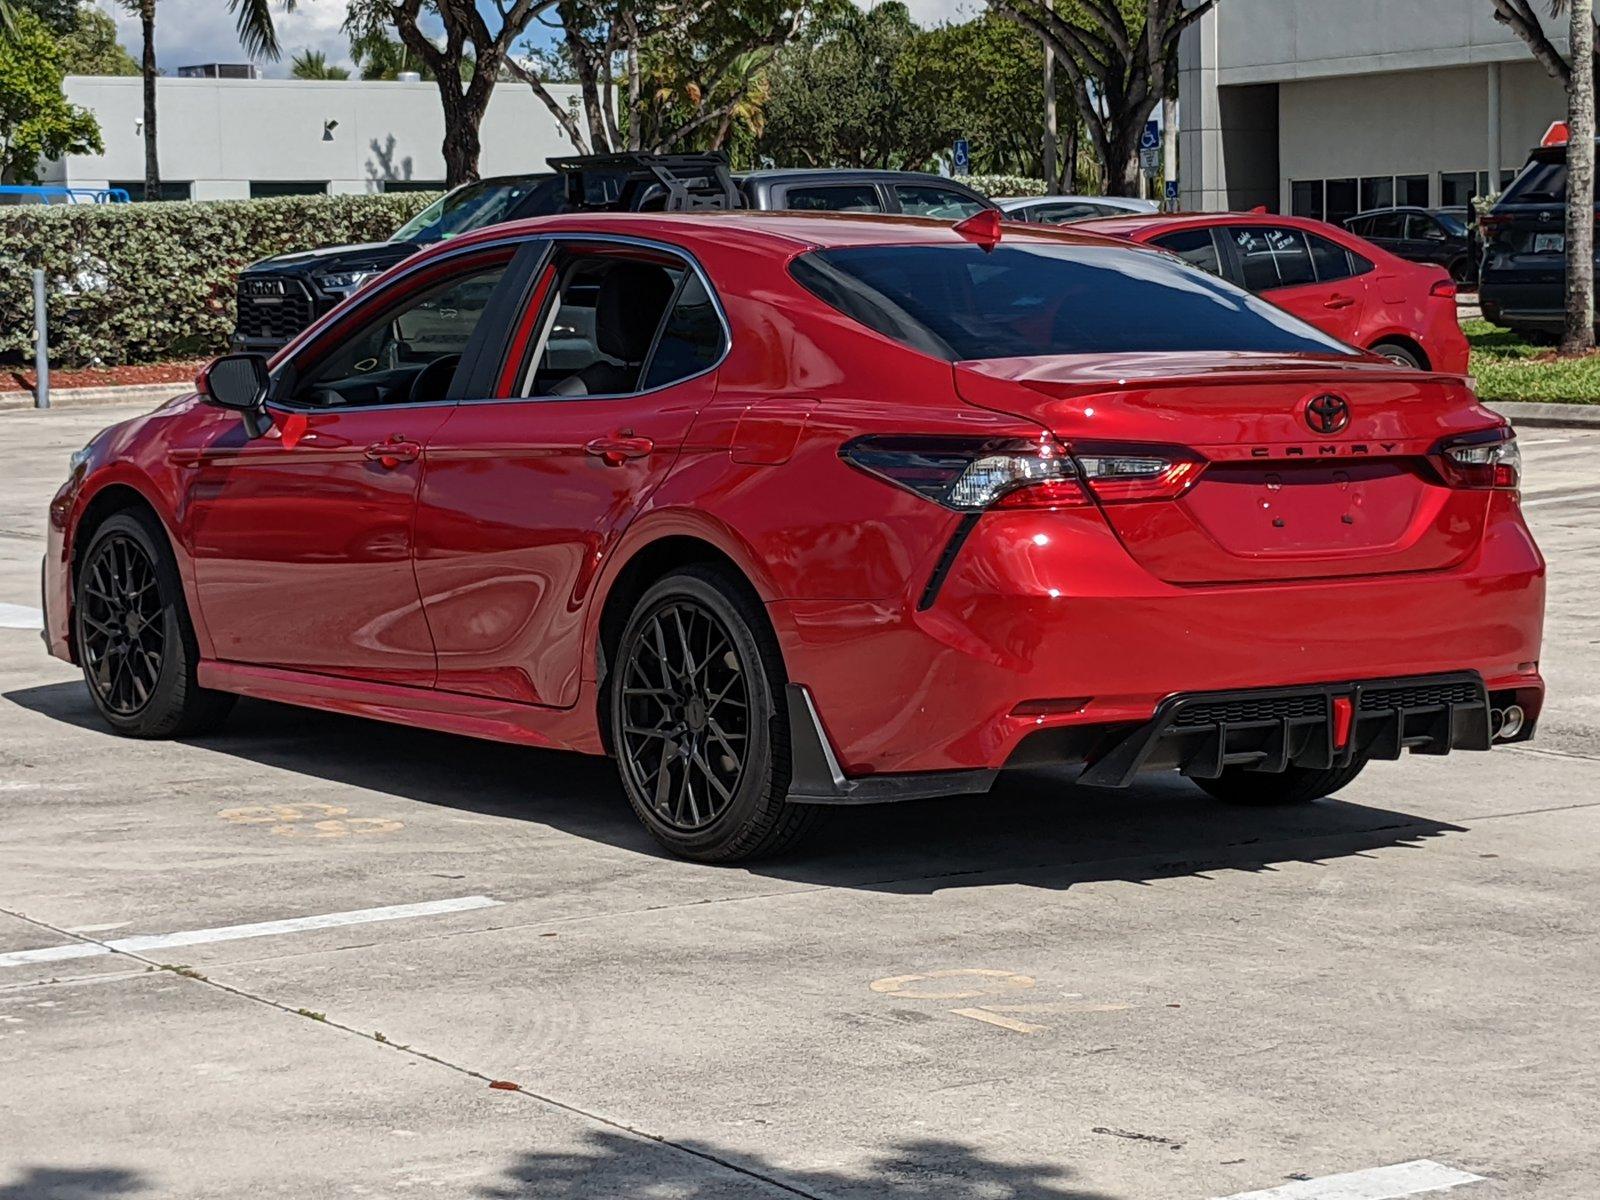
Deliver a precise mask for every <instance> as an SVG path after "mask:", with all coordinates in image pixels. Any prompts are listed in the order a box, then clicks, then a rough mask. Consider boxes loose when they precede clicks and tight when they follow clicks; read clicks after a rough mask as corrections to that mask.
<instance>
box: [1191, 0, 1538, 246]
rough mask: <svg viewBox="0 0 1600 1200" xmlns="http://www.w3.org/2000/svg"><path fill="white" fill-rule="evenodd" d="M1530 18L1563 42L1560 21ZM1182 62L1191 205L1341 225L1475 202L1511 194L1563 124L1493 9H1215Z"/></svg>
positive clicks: (1298, 3) (1460, 5)
mask: <svg viewBox="0 0 1600 1200" xmlns="http://www.w3.org/2000/svg"><path fill="white" fill-rule="evenodd" d="M1534 8H1535V9H1536V10H1538V12H1539V13H1540V15H1541V16H1543V17H1545V20H1546V28H1547V29H1548V30H1550V31H1551V33H1552V34H1554V33H1556V32H1557V31H1558V30H1559V29H1560V28H1561V27H1562V26H1563V25H1564V21H1552V20H1550V19H1549V17H1548V15H1547V14H1548V12H1549V7H1548V5H1546V4H1543V3H1537V4H1535V5H1534ZM1559 44H1560V45H1561V46H1562V47H1563V48H1564V47H1565V45H1566V39H1565V37H1564V36H1563V37H1562V38H1561V39H1560V40H1559ZM1179 62H1180V105H1181V110H1182V114H1183V129H1182V133H1181V134H1180V142H1179V158H1180V161H1181V164H1182V180H1181V198H1182V202H1183V207H1185V208H1190V209H1226V208H1231V209H1246V208H1252V207H1254V206H1255V205H1258V204H1264V205H1266V206H1267V207H1268V208H1269V209H1271V210H1273V211H1279V212H1292V213H1298V214H1300V215H1302V216H1313V217H1325V218H1326V219H1328V220H1334V221H1337V220H1340V219H1342V218H1344V217H1347V216H1350V215H1351V214H1353V213H1355V212H1357V211H1359V210H1361V209H1366V208H1375V207H1381V206H1383V205H1386V204H1390V203H1395V204H1429V205H1459V204H1465V203H1467V200H1468V198H1469V197H1471V196H1473V195H1483V194H1487V193H1490V192H1497V191H1499V190H1500V188H1501V187H1502V186H1503V185H1504V183H1505V182H1507V181H1508V180H1509V179H1510V177H1511V175H1512V174H1514V173H1515V172H1516V170H1517V169H1518V168H1520V167H1521V165H1522V163H1523V161H1524V159H1525V158H1526V157H1527V152H1528V150H1529V149H1530V148H1531V147H1533V146H1535V145H1537V144H1538V142H1539V139H1540V137H1541V136H1542V135H1543V134H1544V131H1545V130H1546V129H1547V128H1548V127H1549V125H1550V122H1551V121H1553V120H1557V119H1560V118H1563V117H1565V115H1566V94H1565V92H1564V91H1563V90H1562V88H1561V86H1560V85H1559V84H1557V83H1556V82H1555V81H1554V80H1552V79H1551V78H1550V77H1549V75H1547V74H1546V73H1545V70H1544V68H1543V67H1541V66H1540V65H1539V64H1538V63H1536V62H1534V60H1533V57H1532V56H1531V55H1530V54H1529V53H1528V50H1527V47H1526V46H1524V44H1523V43H1522V42H1521V41H1520V40H1519V39H1518V38H1517V36H1516V35H1515V34H1514V33H1512V32H1511V31H1510V30H1509V29H1507V28H1506V27H1505V26H1504V25H1501V24H1499V23H1498V22H1497V21H1495V19H1494V12H1493V6H1492V5H1491V4H1490V2H1489V0H1403V2H1398V3H1397V2H1396V0H1219V2H1218V4H1217V6H1216V7H1215V8H1214V9H1213V10H1212V11H1211V12H1210V13H1209V14H1208V15H1207V16H1205V17H1203V18H1201V20H1200V21H1199V22H1197V23H1196V24H1195V25H1194V26H1192V27H1191V28H1190V30H1189V31H1188V32H1186V33H1185V35H1184V39H1183V43H1182V45H1181V47H1180V55H1179Z"/></svg>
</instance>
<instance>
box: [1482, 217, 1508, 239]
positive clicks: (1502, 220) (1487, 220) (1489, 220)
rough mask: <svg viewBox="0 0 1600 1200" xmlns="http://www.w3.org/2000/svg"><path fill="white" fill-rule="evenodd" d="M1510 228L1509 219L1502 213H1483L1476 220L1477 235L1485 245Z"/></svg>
mask: <svg viewBox="0 0 1600 1200" xmlns="http://www.w3.org/2000/svg"><path fill="white" fill-rule="evenodd" d="M1510 226H1511V218H1510V217H1508V216H1506V215H1505V214H1504V213H1500V214H1496V213H1484V214H1483V215H1482V216H1481V217H1479V218H1478V233H1479V236H1481V237H1482V238H1483V241H1484V243H1485V244H1488V243H1489V242H1492V241H1494V240H1495V239H1496V238H1498V237H1499V236H1500V235H1501V234H1503V233H1504V232H1505V231H1506V230H1507V229H1508V228H1510Z"/></svg>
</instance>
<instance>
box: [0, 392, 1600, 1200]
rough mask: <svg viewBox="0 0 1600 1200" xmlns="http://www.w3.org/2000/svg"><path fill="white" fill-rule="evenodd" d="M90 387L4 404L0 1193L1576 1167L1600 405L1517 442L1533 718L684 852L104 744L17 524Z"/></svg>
mask: <svg viewBox="0 0 1600 1200" xmlns="http://www.w3.org/2000/svg"><path fill="white" fill-rule="evenodd" d="M120 415H126V412H125V410H124V411H117V410H107V409H100V410H78V411H71V410H64V411H59V412H52V413H28V412H23V413H8V414H4V415H0V437H3V442H0V910H3V911H0V1114H3V1122H0V1129H3V1131H4V1132H3V1136H0V1200H20V1198H22V1197H28V1198H30V1200H34V1198H40V1197H72V1198H78V1197H90V1196H94V1197H143V1196H149V1197H188V1196H195V1197H252V1198H259V1197H272V1196H284V1197H312V1196H316V1197H323V1196H361V1197H497V1198H500V1197H553V1198H564V1197H573V1198H576V1197H586V1198H587V1197H602V1198H608V1197H649V1198H652V1200H654V1198H658V1197H693V1198H695V1200H710V1198H712V1197H717V1198H721V1197H746V1196H752V1197H753V1196H803V1197H874V1198H877V1197H883V1198H888V1200H935V1198H941V1200H942V1198H946V1197H954V1198H963V1200H964V1198H968V1197H970V1198H973V1200H979V1198H984V1200H987V1198H991V1197H994V1198H1015V1200H1145V1198H1151V1200H1212V1198H1216V1197H1237V1196H1239V1195H1241V1194H1249V1195H1251V1196H1255V1194H1256V1193H1258V1192H1259V1193H1263V1194H1264V1196H1265V1197H1270V1198H1272V1200H1277V1198H1279V1197H1283V1198H1284V1200H1325V1198H1328V1197H1344V1198H1346V1200H1383V1198H1384V1197H1389V1196H1399V1195H1406V1194H1412V1193H1413V1192H1415V1191H1416V1190H1418V1188H1420V1187H1421V1186H1423V1185H1426V1186H1427V1187H1430V1188H1439V1189H1444V1190H1443V1191H1441V1192H1440V1193H1439V1194H1444V1195H1450V1196H1452V1197H1455V1196H1460V1197H1462V1198H1463V1200H1479V1198H1480V1197H1481V1198H1483V1200H1489V1198H1490V1197H1539V1198H1541V1200H1543V1198H1552V1200H1561V1198H1571V1200H1592V1197H1594V1195H1595V1194H1596V1184H1595V1179H1596V1178H1597V1176H1600V1135H1597V1132H1596V1128H1597V1126H1596V1118H1595V1114H1596V1113H1597V1112H1600V1038H1596V1036H1595V1029H1596V1028H1597V1023H1600V992H1597V989H1596V980H1597V977H1600V976H1597V968H1600V955H1597V951H1596V947H1597V945H1600V941H1597V938H1600V867H1597V865H1596V853H1595V847H1596V845H1597V844H1600V600H1597V597H1600V472H1597V471H1596V469H1595V463H1596V461H1597V456H1600V434H1596V433H1573V432H1566V431H1560V430H1527V431H1525V432H1524V434H1523V444H1524V451H1525V454H1526V457H1527V460H1528V467H1527V472H1526V501H1525V502H1526V503H1527V505H1528V510H1527V511H1528V514H1529V519H1530V522H1531V524H1532V525H1533V527H1534V529H1535V532H1536V533H1537V535H1538V536H1539V538H1540V541H1541V543H1542V545H1543V547H1544V549H1545V552H1546V554H1547V556H1548V558H1549V560H1550V564H1551V575H1550V578H1551V599H1550V609H1549V617H1548V626H1547V640H1546V648H1545V654H1544V670H1545V674H1546V678H1547V680H1548V682H1549V684H1550V688H1551V699H1550V702H1549V705H1548V707H1547V709H1546V713H1545V719H1544V724H1543V728H1542V732H1541V737H1540V739H1539V741H1538V742H1537V743H1535V744H1534V745H1532V746H1530V747H1526V748H1516V749H1506V750H1500V751H1496V752H1494V753H1492V754H1488V755H1472V754H1457V755H1453V756H1451V757H1450V758H1448V759H1444V760H1423V759H1412V760H1407V761H1403V762H1400V763H1394V764H1387V763H1386V764H1379V765H1378V766H1376V767H1374V768H1373V769H1371V770H1369V771H1368V772H1367V773H1366V774H1365V775H1364V776H1363V777H1362V778H1361V779H1360V780H1358V781H1357V782H1356V784H1354V785H1353V786H1352V787H1350V788H1349V789H1347V790H1346V792H1344V793H1343V794H1342V795H1341V797H1340V798H1339V799H1338V800H1328V801H1322V802H1319V803H1317V804H1314V805H1311V806H1307V807H1304V808H1301V809H1298V810H1293V811H1268V812H1251V811H1239V810H1235V809H1230V808H1226V807H1223V806H1220V805H1218V804H1216V803H1214V802H1211V801H1209V800H1207V799H1205V798H1204V797H1203V796H1202V795H1201V794H1200V793H1199V792H1198V791H1196V790H1194V789H1192V788H1191V787H1190V786H1188V785H1186V784H1184V783H1183V782H1181V781H1178V780H1172V781H1166V780H1157V781H1153V782H1150V783H1147V784H1145V785H1143V786H1141V787H1140V788H1138V789H1136V790H1135V791H1134V792H1133V793H1132V794H1130V795H1119V794H1099V793H1094V792H1089V791H1078V790H1075V789H1073V788H1072V787H1071V786H1070V785H1069V784H1068V782H1067V781H1066V780H1064V779H1063V778H1062V777H1060V776H1057V775H1052V774H1049V773H1038V774H1027V775H1022V776H1018V777H1015V778H1008V779H1006V780H1005V781H1004V782H1002V784H1001V785H1000V786H999V787H997V788H996V790H995V792H994V793H993V794H992V795H991V796H989V797H988V798H985V799H981V800H972V799H967V800H953V801H948V802H932V803H922V804H910V805H904V806H900V807H895V808H889V809H881V810H873V811H853V812H843V813H840V814H838V815H837V817H836V819H835V820H833V821H832V823H831V824H830V826H829V828H828V830H827V832H826V833H825V834H824V836H822V837H820V838H819V839H818V840H817V841H816V842H814V843H812V844H811V845H810V846H809V847H808V848H807V850H806V851H805V852H804V853H803V854H802V855H801V856H800V857H797V858H794V859H790V860H786V861H781V862H777V863H772V864H763V865H758V866H756V867H753V868H731V869H730V868H722V869H717V868H709V867H702V866H696V865H691V864H687V863H683V862H678V861H675V860H672V859H669V858H666V857H664V856H663V855H662V854H661V853H660V852H659V851H657V850H656V849H655V847H654V845H653V843H651V842H650V841H649V840H648V839H647V837H646V835H645V834H644V832H643V830H642V829H641V828H640V827H639V826H638V824H637V822H636V821H635V819H634V817H633V815H632V813H631V812H630V811H629V810H628V808H627V806H626V804H625V803H624V801H623V800H622V798H621V795H620V792H619V791H618V788H617V786H616V783H615V778H614V775H613V772H612V768H611V766H610V764H608V763H605V762H601V761H591V760H585V759H581V758H577V757H569V756H560V755H554V754H546V753H540V752H536V751H531V750H523V749H513V748H505V747H499V746H495V745H491V744H488V743H480V742H473V741H468V740H464V739H458V738H452V737H446V736H441V735H432V734H426V733H418V732H414V731H409V730H404V729H400V728H395V727H389V726H384V725H379V724H373V723H367V722H362V721H357V720H352V719H345V718H339V717H333V716H326V715H322V714H317V713H310V712H304V711H299V710H293V709H288V708H281V707H277V706H273V705H267V704H261V703H251V702H244V703H241V705H240V706H239V708H238V710H237V711H236V713H235V716H234V718H233V719H232V721H231V722H230V724H229V726H228V728H227V730H226V731H225V733H223V734H222V735H219V736H213V737H207V738H203V739H197V740H194V741H190V742H185V743H134V742H128V741H122V740H119V739H117V738H114V737H112V736H111V735H110V734H109V733H107V732H106V731H105V730H104V729H103V728H102V727H101V725H100V724H99V723H98V722H97V721H96V719H95V718H94V716H93V714H92V712H91V709H90V706H89V701H88V699H87V696H86V695H85V693H84V691H83V688H82V684H81V681H80V680H79V678H78V677H77V675H76V672H75V671H74V670H73V669H72V668H71V667H69V666H67V665H66V664H63V663H60V662H56V661H54V660H52V659H49V658H47V657H46V656H45V654H44V651H43V648H42V646H41V644H40V641H39V637H38V633H37V621H38V617H37V605H38V562H39V556H40V554H41V552H42V550H43V535H42V524H43V520H44V509H45V504H46V502H47V500H48V499H49V497H50V495H51V494H52V492H53V491H54V489H55V487H56V486H57V484H58V483H59V481H60V479H61V478H63V477H64V474H65V470H66V461H67V455H68V454H69V453H70V452H71V451H72V450H73V449H76V448H77V447H78V446H79V445H81V444H82V443H83V441H84V440H85V439H86V438H87V436H88V435H89V434H90V433H92V432H93V431H94V430H95V429H97V428H98V427H99V426H100V425H102V424H105V423H107V422H109V421H111V420H113V419H116V418H117V417H118V416H120ZM286 601H288V602H292V597H289V598H286ZM1447 620H1448V614H1442V615H1441V621H1447ZM1374 636H1381V631H1374ZM330 914H336V916H332V917H330V916H329V915H330ZM314 918H320V919H314ZM241 927H243V928H241ZM1401 1164H1408V1165H1405V1166H1401ZM1390 1167H1393V1168H1395V1169H1394V1170H1391V1171H1388V1172H1385V1171H1383V1170H1381V1169H1382V1168H1390ZM1344 1175H1349V1176H1350V1177H1351V1178H1350V1179H1349V1180H1346V1181H1337V1180H1336V1181H1333V1182H1329V1180H1328V1177H1330V1176H1344ZM1408 1181H1409V1182H1408ZM1402 1187H1404V1188H1410V1189H1411V1190H1410V1191H1404V1190H1396V1189H1399V1188H1402ZM1340 1189H1343V1190H1340Z"/></svg>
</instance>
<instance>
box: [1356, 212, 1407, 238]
mask: <svg viewBox="0 0 1600 1200" xmlns="http://www.w3.org/2000/svg"><path fill="white" fill-rule="evenodd" d="M1405 221H1406V215H1405V214H1404V213H1397V212H1386V213H1379V214H1378V215H1377V216H1375V217H1373V218H1372V223H1371V224H1370V225H1369V226H1368V227H1367V231H1366V233H1365V234H1364V235H1363V236H1365V237H1369V238H1398V237H1400V236H1401V234H1402V232H1403V231H1404V229H1405Z"/></svg>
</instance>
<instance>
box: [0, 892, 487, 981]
mask: <svg viewBox="0 0 1600 1200" xmlns="http://www.w3.org/2000/svg"><path fill="white" fill-rule="evenodd" d="M501 903H502V901H499V900H491V899H490V898H489V897H488V896H459V897H457V898H456V899H454V900H425V901H423V902H422V903H420V904H391V905H389V906H388V907H386V908H359V909H356V910H355V911H354V912H340V913H325V914H323V915H322V916H318V917H290V918H289V919H288V920H285V921H260V922H257V923H256V924H253V925H223V926H220V927H218V928H216V929H189V930H185V931H183V932H181V933H157V934H146V935H144V936H142V937H126V938H117V939H116V940H115V941H110V942H73V943H72V944H70V945H66V946H45V947H42V948H41V949H38V950H13V951H11V952H10V953H9V954H0V967H20V966H22V965H24V964H25V963H39V962H60V961H61V960H62V959H68V958H96V957H98V956H100V955H102V954H111V953H113V952H114V951H118V950H123V951H127V952H128V953H130V954H139V953H142V952H144V951H146V950H168V949H171V948H172V947H174V946H199V945H202V944H204V943H207V942H232V941H237V940H238V939H240V938H257V937H271V936H273V935H275V934H279V933H301V932H303V931H305V930H308V929H336V928H338V927H339V926H341V925H365V924H367V923H368V922H370V921H400V920H404V919H405V918H407V917H432V916H437V915H438V914H440V913H452V912H470V911H471V910H473V909H475V908H495V907H497V906H498V905H500V904H501Z"/></svg>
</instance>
